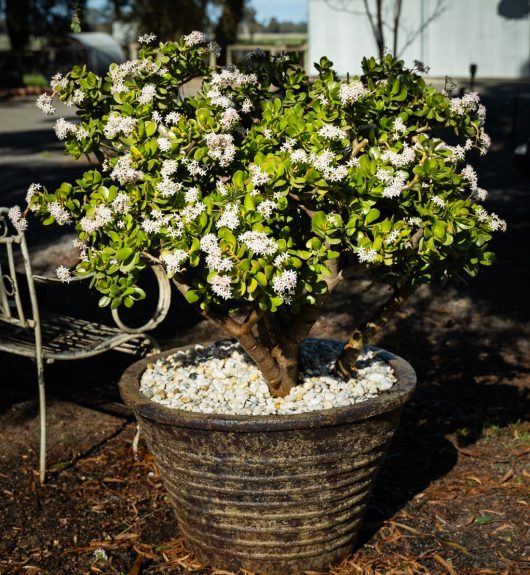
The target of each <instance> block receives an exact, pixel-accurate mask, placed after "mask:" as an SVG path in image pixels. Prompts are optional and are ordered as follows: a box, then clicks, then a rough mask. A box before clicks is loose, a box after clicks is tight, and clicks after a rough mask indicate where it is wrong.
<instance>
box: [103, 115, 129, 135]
mask: <svg viewBox="0 0 530 575" xmlns="http://www.w3.org/2000/svg"><path fill="white" fill-rule="evenodd" d="M136 123H137V120H136V118H132V117H131V116H120V115H119V114H117V113H112V114H111V115H110V116H109V117H108V120H107V123H106V124H105V127H104V128H103V133H104V134H105V136H106V137H107V138H109V139H112V138H114V137H115V136H117V135H118V134H123V135H124V136H125V137H129V136H130V135H131V134H132V132H133V130H134V128H135V127H136Z"/></svg>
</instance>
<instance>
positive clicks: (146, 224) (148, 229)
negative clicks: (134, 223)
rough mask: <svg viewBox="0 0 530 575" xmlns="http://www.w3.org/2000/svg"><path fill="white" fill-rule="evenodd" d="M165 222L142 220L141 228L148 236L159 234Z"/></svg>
mask: <svg viewBox="0 0 530 575" xmlns="http://www.w3.org/2000/svg"><path fill="white" fill-rule="evenodd" d="M163 223H164V222H162V221H161V220H156V219H154V220H150V219H144V220H142V223H141V226H142V229H143V230H144V232H145V233H146V234H157V233H158V232H159V231H160V230H161V229H162V225H163Z"/></svg>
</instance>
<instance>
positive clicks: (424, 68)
mask: <svg viewBox="0 0 530 575" xmlns="http://www.w3.org/2000/svg"><path fill="white" fill-rule="evenodd" d="M414 67H415V68H416V70H418V72H421V73H423V74H428V73H429V70H430V68H429V66H426V65H425V64H424V63H423V62H422V61H421V60H414Z"/></svg>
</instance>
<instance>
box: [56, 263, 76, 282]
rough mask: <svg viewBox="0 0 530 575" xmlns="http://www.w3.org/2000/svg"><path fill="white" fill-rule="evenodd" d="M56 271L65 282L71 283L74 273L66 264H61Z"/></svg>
mask: <svg viewBox="0 0 530 575" xmlns="http://www.w3.org/2000/svg"><path fill="white" fill-rule="evenodd" d="M55 273H56V274H57V277H58V278H59V279H60V280H61V281H62V282H63V283H65V282H66V283H70V280H71V279H72V274H71V273H70V270H69V269H68V268H65V267H64V266H59V267H58V268H57V269H56V270H55Z"/></svg>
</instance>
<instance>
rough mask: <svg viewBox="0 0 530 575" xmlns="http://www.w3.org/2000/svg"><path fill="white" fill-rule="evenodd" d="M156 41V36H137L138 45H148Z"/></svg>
mask: <svg viewBox="0 0 530 575" xmlns="http://www.w3.org/2000/svg"><path fill="white" fill-rule="evenodd" d="M155 40H156V34H152V33H151V34H143V35H142V36H138V42H139V43H140V44H150V43H151V42H154V41H155Z"/></svg>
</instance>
